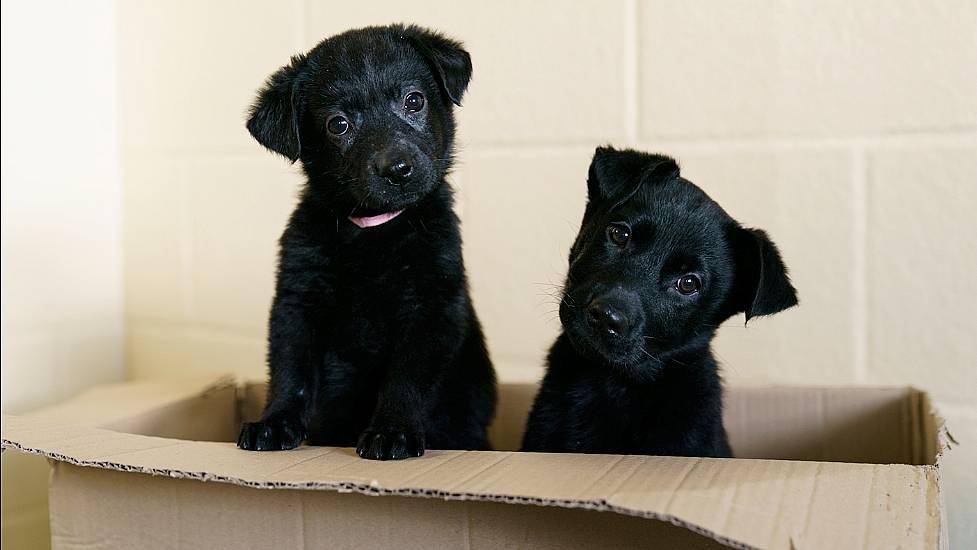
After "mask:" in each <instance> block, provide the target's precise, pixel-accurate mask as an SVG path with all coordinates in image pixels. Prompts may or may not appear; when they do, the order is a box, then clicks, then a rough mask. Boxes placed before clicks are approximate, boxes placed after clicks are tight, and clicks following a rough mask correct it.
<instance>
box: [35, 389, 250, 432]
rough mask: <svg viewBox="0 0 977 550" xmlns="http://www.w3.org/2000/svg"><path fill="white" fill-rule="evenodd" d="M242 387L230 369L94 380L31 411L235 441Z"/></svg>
mask: <svg viewBox="0 0 977 550" xmlns="http://www.w3.org/2000/svg"><path fill="white" fill-rule="evenodd" d="M237 393H238V389H237V383H236V381H235V379H234V377H233V376H230V375H222V376H208V377H202V378H193V379H175V380H151V381H136V382H120V383H116V384H105V385H100V386H95V387H93V388H90V389H88V390H85V391H84V392H82V393H80V394H78V395H76V396H75V397H72V398H71V399H68V400H67V401H64V402H62V403H59V404H56V405H52V406H50V407H45V408H42V409H38V410H36V411H32V412H30V413H28V415H27V416H29V417H30V418H36V419H39V420H48V421H52V422H62V423H67V424H84V425H89V426H97V427H101V428H106V429H110V430H116V431H120V432H127V433H132V434H141V435H155V436H161V437H173V438H178V439H188V440H195V441H231V440H233V439H234V438H236V436H237V432H238V430H239V429H240V418H239V414H238V407H237V401H238V400H237ZM201 419H206V421H201Z"/></svg>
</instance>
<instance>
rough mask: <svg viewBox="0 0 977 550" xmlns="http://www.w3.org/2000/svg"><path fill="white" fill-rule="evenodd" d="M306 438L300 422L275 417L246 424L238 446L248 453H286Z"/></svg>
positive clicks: (238, 440) (239, 437) (242, 427)
mask: <svg viewBox="0 0 977 550" xmlns="http://www.w3.org/2000/svg"><path fill="white" fill-rule="evenodd" d="M305 438H306V433H305V427H303V426H302V424H301V423H300V422H298V421H297V420H294V419H291V418H287V417H283V416H274V415H273V416H271V417H269V418H266V419H265V420H260V421H258V422H245V423H244V425H243V426H241V435H240V436H238V439H237V446H238V447H240V448H242V449H244V450H246V451H284V450H287V449H294V448H295V447H298V446H299V445H301V444H302V442H303V441H305Z"/></svg>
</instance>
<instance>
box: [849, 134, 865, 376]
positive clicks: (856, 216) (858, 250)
mask: <svg viewBox="0 0 977 550" xmlns="http://www.w3.org/2000/svg"><path fill="white" fill-rule="evenodd" d="M866 155H867V153H866V150H865V149H864V148H862V147H857V148H855V149H854V150H853V151H852V182H851V185H852V211H851V216H852V274H853V279H854V282H853V288H852V298H853V300H852V329H853V330H854V332H855V334H854V335H853V338H852V344H853V347H854V349H853V350H852V351H853V354H852V355H853V357H852V359H853V366H854V369H855V372H854V375H855V382H856V383H859V384H864V383H866V382H867V381H868V219H867V217H868V175H869V173H868V159H867V158H866Z"/></svg>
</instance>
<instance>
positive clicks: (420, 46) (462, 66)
mask: <svg viewBox="0 0 977 550" xmlns="http://www.w3.org/2000/svg"><path fill="white" fill-rule="evenodd" d="M405 35H406V36H407V38H408V39H409V40H410V41H411V43H412V44H413V45H414V47H415V48H417V50H418V51H419V52H420V53H421V55H423V56H424V59H425V60H427V62H428V64H430V66H431V69H432V70H433V71H434V74H435V76H437V77H438V81H439V82H440V83H441V88H442V89H444V91H445V93H447V94H448V98H449V99H451V102H452V103H454V104H455V105H457V106H459V107H461V96H463V95H464V94H465V90H466V89H468V82H469V81H470V80H471V78H472V57H471V56H470V55H468V52H466V51H465V49H464V47H463V46H462V44H461V42H458V41H456V40H452V39H450V38H447V37H446V36H444V35H442V34H439V33H435V32H431V31H429V30H427V29H422V28H420V27H415V26H410V27H407V30H406V32H405Z"/></svg>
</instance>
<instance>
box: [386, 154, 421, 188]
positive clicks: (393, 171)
mask: <svg viewBox="0 0 977 550" xmlns="http://www.w3.org/2000/svg"><path fill="white" fill-rule="evenodd" d="M413 171H414V167H413V166H411V164H410V162H408V161H407V160H406V159H396V160H393V161H390V162H386V163H383V164H382V165H381V166H379V169H378V170H377V172H378V173H379V174H380V175H381V176H383V177H385V178H387V181H389V182H390V183H392V184H394V185H401V184H403V183H404V182H405V181H406V180H407V178H409V177H410V175H411V172H413Z"/></svg>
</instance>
